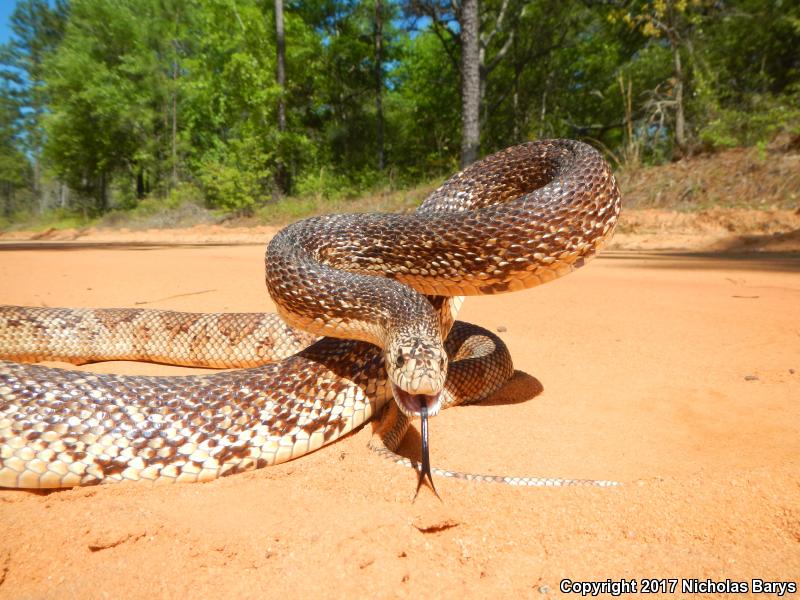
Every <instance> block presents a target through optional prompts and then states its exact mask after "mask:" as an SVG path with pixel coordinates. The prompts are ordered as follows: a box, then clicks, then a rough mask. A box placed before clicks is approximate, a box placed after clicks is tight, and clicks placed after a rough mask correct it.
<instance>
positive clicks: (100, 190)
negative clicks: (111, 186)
mask: <svg viewBox="0 0 800 600" xmlns="http://www.w3.org/2000/svg"><path fill="white" fill-rule="evenodd" d="M107 210H108V184H107V183H106V173H105V171H103V172H102V173H100V176H99V177H98V182H97V212H98V214H101V215H102V214H105V213H106V211H107Z"/></svg>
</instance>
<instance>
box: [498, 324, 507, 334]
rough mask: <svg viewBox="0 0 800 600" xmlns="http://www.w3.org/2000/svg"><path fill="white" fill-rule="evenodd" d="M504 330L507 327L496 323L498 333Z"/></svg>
mask: <svg viewBox="0 0 800 600" xmlns="http://www.w3.org/2000/svg"><path fill="white" fill-rule="evenodd" d="M504 331H508V328H507V327H506V326H505V325H498V326H497V332H498V333H503V332H504Z"/></svg>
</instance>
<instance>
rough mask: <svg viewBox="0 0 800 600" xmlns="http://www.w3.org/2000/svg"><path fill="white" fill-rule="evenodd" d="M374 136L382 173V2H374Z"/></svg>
mask: <svg viewBox="0 0 800 600" xmlns="http://www.w3.org/2000/svg"><path fill="white" fill-rule="evenodd" d="M375 136H376V138H377V142H378V170H379V171H383V168H384V166H385V156H384V149H383V2H382V0H375Z"/></svg>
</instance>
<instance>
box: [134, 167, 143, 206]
mask: <svg viewBox="0 0 800 600" xmlns="http://www.w3.org/2000/svg"><path fill="white" fill-rule="evenodd" d="M142 198H144V172H143V171H142V169H141V168H140V169H139V170H138V171H137V172H136V199H137V200H141V199H142Z"/></svg>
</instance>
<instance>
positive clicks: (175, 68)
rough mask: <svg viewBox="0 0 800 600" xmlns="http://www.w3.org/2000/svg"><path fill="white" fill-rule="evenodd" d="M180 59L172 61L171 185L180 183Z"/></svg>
mask: <svg viewBox="0 0 800 600" xmlns="http://www.w3.org/2000/svg"><path fill="white" fill-rule="evenodd" d="M177 82H178V60H177V58H175V59H173V61H172V178H171V182H170V183H171V185H172V187H173V188H174V187H175V186H176V185H178V87H177V85H178V83H177Z"/></svg>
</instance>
